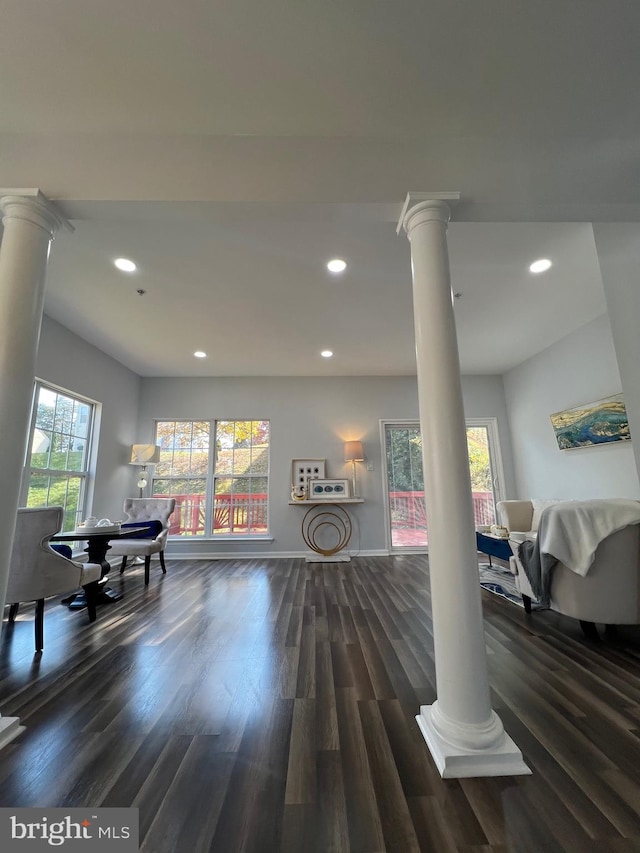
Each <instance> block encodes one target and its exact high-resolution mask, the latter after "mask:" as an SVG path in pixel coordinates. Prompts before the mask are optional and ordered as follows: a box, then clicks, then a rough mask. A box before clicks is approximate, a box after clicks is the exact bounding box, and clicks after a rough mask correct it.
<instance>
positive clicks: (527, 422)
mask: <svg viewBox="0 0 640 853" xmlns="http://www.w3.org/2000/svg"><path fill="white" fill-rule="evenodd" d="M504 389H505V399H506V404H507V411H508V415H509V421H510V425H511V443H512V448H513V461H514V468H515V481H516V492H515V494H513V495H510V497H516V498H529V497H535V498H564V499H571V498H574V499H578V500H586V499H589V498H610V497H626V498H635V499H637V498H640V484H639V482H638V473H637V470H636V466H635V459H634V454H633V448H632V446H631V444H632V442H630V441H628V442H614V443H612V444H606V445H598V446H594V447H585V448H578V449H576V450H559V449H558V445H557V442H556V439H555V436H554V433H553V428H552V426H551V421H550V419H549V415H551V414H553V413H554V412H558V411H561V410H563V409H570V408H572V407H573V406H579V405H581V404H582V403H589V402H592V401H594V400H598V399H601V398H603V397H609V396H611V395H613V394H618V393H620V391H621V390H622V386H621V382H620V373H619V371H618V364H617V361H616V354H615V351H614V346H613V340H612V336H611V327H610V325H609V319H608V316H607V315H603V316H601V317H599V318H597V319H596V320H594V321H593V322H591V323H588V324H587V325H586V326H583V327H582V328H581V329H578V330H577V331H576V332H573V333H572V334H571V335H567V337H566V338H563V339H562V340H561V341H559V342H558V343H557V344H554V345H553V346H551V347H549V348H548V349H546V350H544V351H543V352H541V353H539V354H538V355H536V356H534V357H533V358H530V359H528V360H527V361H525V362H523V363H522V364H520V365H519V366H518V367H515V368H514V369H513V370H510V371H509V372H508V373H506V374H505V376H504Z"/></svg>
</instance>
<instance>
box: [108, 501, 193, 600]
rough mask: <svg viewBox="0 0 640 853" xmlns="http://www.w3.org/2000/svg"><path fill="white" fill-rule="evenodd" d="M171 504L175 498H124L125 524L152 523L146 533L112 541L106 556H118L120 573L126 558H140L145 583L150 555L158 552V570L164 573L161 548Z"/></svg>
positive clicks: (162, 549)
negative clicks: (141, 559) (137, 536)
mask: <svg viewBox="0 0 640 853" xmlns="http://www.w3.org/2000/svg"><path fill="white" fill-rule="evenodd" d="M175 506H176V500H175V498H127V499H126V500H125V502H124V511H125V513H126V516H127V519H128V522H127V523H129V524H136V525H137V524H139V525H143V524H145V522H154V524H153V525H150V527H151V529H150V531H149V532H150V535H148V536H145V537H143V536H141V537H140V538H137V539H133V538H131V539H130V538H126V539H118V540H114V542H113V543H112V545H111V549H110V551H109V556H110V557H122V565H121V566H120V574H122V573H123V572H124V570H125V568H126V566H127V559H128V558H129V557H144V582H145V584H148V583H149V569H150V566H151V556H152V554H157V555H158V557H159V558H160V566H161V567H162V573H163V574H166V573H167V567H166V566H165V563H164V549H165V546H166V543H167V536H168V535H169V518H170V517H171V513H172V512H173V510H174V509H175ZM154 528H157V529H154Z"/></svg>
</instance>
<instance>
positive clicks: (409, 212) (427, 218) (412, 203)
mask: <svg viewBox="0 0 640 853" xmlns="http://www.w3.org/2000/svg"><path fill="white" fill-rule="evenodd" d="M458 201H460V193H457V192H448V193H445V192H442V193H417V192H409V193H407V197H406V199H405V201H404V204H403V206H402V211H401V213H400V219H399V220H398V227H397V228H396V233H397V234H399V233H400V231H401V230H402V229H403V228H404V230H405V231H406V232H407V236H410V234H411V231H412V230H413V228H415V227H416V225H419V224H420V223H421V222H442V223H443V224H444V225H447V223H448V222H449V219H451V208H452V207H453V206H454V205H455V204H456V203H457V202H458ZM418 215H420V216H419V218H417V217H418Z"/></svg>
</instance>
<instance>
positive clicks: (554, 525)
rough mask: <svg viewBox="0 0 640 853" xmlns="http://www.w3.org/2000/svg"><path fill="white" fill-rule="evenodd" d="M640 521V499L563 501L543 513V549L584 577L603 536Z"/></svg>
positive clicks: (540, 539)
mask: <svg viewBox="0 0 640 853" xmlns="http://www.w3.org/2000/svg"><path fill="white" fill-rule="evenodd" d="M639 521H640V501H632V500H625V499H623V498H616V499H613V498H612V499H609V500H606V499H605V500H592V501H560V502H559V503H557V504H553V505H552V506H549V507H547V509H545V510H544V512H543V513H542V515H541V517H540V525H539V527H538V539H539V541H540V551H541V552H542V553H543V554H549V555H551V556H552V557H555V558H556V560H558V561H559V562H560V563H564V565H565V566H566V567H567V568H568V569H571V571H573V572H576V573H577V574H579V575H582V576H583V577H584V575H586V573H587V571H588V570H589V566H590V565H591V564H592V563H593V558H594V557H595V553H596V549H597V547H598V545H599V544H600V543H601V542H602V540H603V539H606V538H607V536H611V534H612V533H616V532H617V531H618V530H622V528H623V527H627V525H629V524H636V523H637V522H639Z"/></svg>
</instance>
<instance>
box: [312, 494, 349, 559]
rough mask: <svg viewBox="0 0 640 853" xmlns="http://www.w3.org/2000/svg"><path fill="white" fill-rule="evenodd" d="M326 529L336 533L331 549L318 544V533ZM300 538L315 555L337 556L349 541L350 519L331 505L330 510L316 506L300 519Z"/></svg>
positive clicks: (343, 511) (338, 507)
mask: <svg viewBox="0 0 640 853" xmlns="http://www.w3.org/2000/svg"><path fill="white" fill-rule="evenodd" d="M326 528H333V529H334V530H335V531H336V534H337V537H338V540H337V542H336V544H335V545H334V546H333V547H332V548H323V547H322V545H320V543H319V542H318V538H317V537H318V533H319V531H321V530H325V531H326ZM302 538H303V539H304V541H305V544H306V545H307V547H308V548H310V549H311V550H312V551H315V552H316V554H322V556H323V557H330V556H331V555H332V554H337V553H338V551H342V549H343V548H345V547H346V546H347V544H348V543H349V540H350V539H351V519H350V518H349V515H348V513H347V512H346V510H344V509H343V508H342V507H340V506H336V505H335V504H331V509H324V508H320V507H318V506H313V507H311V509H309V510H307V512H306V513H305V516H304V518H303V519H302Z"/></svg>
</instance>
